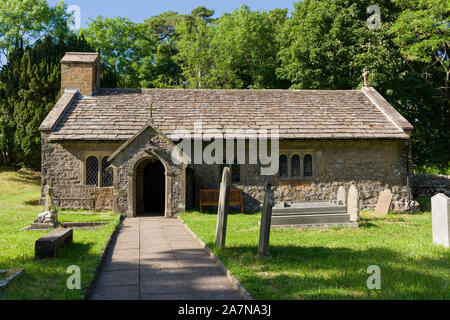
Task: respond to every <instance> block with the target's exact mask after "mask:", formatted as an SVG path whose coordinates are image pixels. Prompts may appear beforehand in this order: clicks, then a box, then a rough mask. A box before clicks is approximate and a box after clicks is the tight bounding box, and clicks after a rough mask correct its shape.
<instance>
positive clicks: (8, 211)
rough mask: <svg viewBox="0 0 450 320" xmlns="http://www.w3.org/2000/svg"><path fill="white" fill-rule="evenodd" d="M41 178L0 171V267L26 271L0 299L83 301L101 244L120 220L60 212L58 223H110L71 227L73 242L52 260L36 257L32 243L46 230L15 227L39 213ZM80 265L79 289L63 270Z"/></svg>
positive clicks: (110, 216)
mask: <svg viewBox="0 0 450 320" xmlns="http://www.w3.org/2000/svg"><path fill="white" fill-rule="evenodd" d="M39 198H40V176H39V174H37V173H34V172H30V171H23V170H21V171H19V172H16V171H15V170H12V169H8V168H1V169H0V269H13V268H25V275H24V276H23V277H22V278H20V279H18V280H17V281H14V282H13V283H12V284H11V285H10V286H9V287H8V288H7V289H6V290H5V291H4V292H3V293H1V292H0V300H2V299H3V300H11V299H27V300H28V299H52V300H65V299H83V298H84V296H83V293H84V291H85V290H86V289H87V288H88V286H89V284H90V283H91V281H92V280H93V277H94V271H95V268H96V267H97V265H98V263H99V258H100V255H101V253H102V250H103V248H104V247H105V246H106V244H107V242H108V240H109V237H110V235H111V233H112V232H113V231H114V230H115V229H116V227H117V226H118V224H119V216H117V215H113V214H112V213H110V212H106V213H99V212H94V213H93V214H92V215H82V214H80V212H78V211H73V210H71V211H70V212H71V213H64V212H60V215H59V220H60V221H61V222H85V221H109V222H110V223H109V224H108V225H106V226H104V227H101V228H97V229H95V230H77V229H75V230H74V240H73V242H74V243H73V245H70V246H68V247H66V248H65V249H63V250H61V251H60V252H59V253H58V255H57V257H56V258H55V259H44V260H35V259H34V243H35V241H36V240H37V239H39V238H40V237H41V236H43V235H45V234H46V233H48V231H19V230H20V229H21V228H24V227H26V226H28V225H30V224H31V223H32V222H33V221H34V219H35V218H36V216H37V215H38V214H39V213H40V212H42V210H43V207H42V206H39ZM71 265H77V266H79V267H80V268H81V290H69V289H67V286H66V281H67V279H68V277H69V276H70V275H69V274H67V273H66V270H67V268H68V267H69V266H71Z"/></svg>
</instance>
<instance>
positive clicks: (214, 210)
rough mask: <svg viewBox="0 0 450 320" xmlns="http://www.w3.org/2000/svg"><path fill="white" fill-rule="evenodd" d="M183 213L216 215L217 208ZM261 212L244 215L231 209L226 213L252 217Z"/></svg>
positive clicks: (245, 213) (247, 212) (249, 212)
mask: <svg viewBox="0 0 450 320" xmlns="http://www.w3.org/2000/svg"><path fill="white" fill-rule="evenodd" d="M185 213H187V214H189V213H201V214H204V215H217V208H216V209H214V207H212V209H210V208H208V209H203V211H202V212H200V211H198V210H191V211H186V212H185ZM260 213H261V211H246V212H244V213H242V212H240V211H239V210H236V209H233V208H231V210H230V211H229V212H228V214H229V215H239V214H243V215H246V216H254V215H258V214H260Z"/></svg>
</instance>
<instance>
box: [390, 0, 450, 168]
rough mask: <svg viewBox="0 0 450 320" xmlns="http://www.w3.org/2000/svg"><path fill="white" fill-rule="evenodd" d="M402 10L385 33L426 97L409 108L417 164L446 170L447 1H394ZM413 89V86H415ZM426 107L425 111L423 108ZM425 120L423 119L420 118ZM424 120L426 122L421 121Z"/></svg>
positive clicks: (449, 134) (449, 97)
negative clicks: (414, 127) (414, 121)
mask: <svg viewBox="0 0 450 320" xmlns="http://www.w3.org/2000/svg"><path fill="white" fill-rule="evenodd" d="M395 2H396V3H397V4H398V5H401V6H402V7H403V10H402V12H401V14H400V15H399V17H398V19H397V20H396V21H395V22H394V23H393V25H392V27H391V28H390V30H389V34H391V35H393V36H394V43H395V44H396V45H397V46H398V47H399V49H400V52H401V54H402V56H403V58H404V59H405V60H406V61H408V67H409V71H410V73H411V74H414V75H416V76H417V77H421V79H422V83H423V84H422V85H421V86H418V88H420V87H423V86H424V84H425V86H427V87H428V88H429V89H428V92H427V94H426V95H425V94H423V95H422V99H423V100H424V101H423V102H422V103H421V104H419V105H417V104H416V105H413V108H414V110H416V111H417V113H420V114H418V115H416V118H417V119H418V120H419V121H422V122H423V123H421V125H420V126H418V128H417V131H418V132H417V134H418V136H419V137H424V139H420V140H419V141H418V147H419V148H420V151H421V152H422V153H423V155H424V156H423V157H421V158H420V159H418V161H417V162H418V163H419V164H420V165H425V166H428V167H430V166H431V167H432V166H434V165H436V164H437V166H438V167H440V168H441V169H443V168H445V167H447V168H449V167H450V155H449V153H448V152H445V150H449V141H450V131H449V129H450V88H449V85H450V59H449V55H450V2H449V1H448V0H447V1H442V0H427V1H424V0H421V1H412V0H396V1H395ZM416 88H417V87H416ZM424 105H427V106H428V108H424ZM424 118H425V119H424ZM424 120H426V121H424Z"/></svg>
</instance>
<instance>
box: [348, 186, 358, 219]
mask: <svg viewBox="0 0 450 320" xmlns="http://www.w3.org/2000/svg"><path fill="white" fill-rule="evenodd" d="M347 213H348V215H349V216H350V221H351V222H358V221H359V196H358V189H357V188H356V186H355V185H352V186H351V187H350V190H348V197H347Z"/></svg>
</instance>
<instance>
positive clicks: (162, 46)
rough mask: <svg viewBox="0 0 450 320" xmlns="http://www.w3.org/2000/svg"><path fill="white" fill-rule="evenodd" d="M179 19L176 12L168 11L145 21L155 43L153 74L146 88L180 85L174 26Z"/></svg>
mask: <svg viewBox="0 0 450 320" xmlns="http://www.w3.org/2000/svg"><path fill="white" fill-rule="evenodd" d="M181 19H182V16H181V15H180V14H178V13H177V12H174V11H168V12H164V13H162V14H160V15H157V16H154V17H151V18H150V19H147V20H145V22H144V23H145V24H146V25H147V26H148V28H149V30H151V31H152V33H153V37H154V39H155V41H156V43H157V49H156V55H155V61H154V66H153V70H154V74H153V77H152V79H151V80H150V81H149V82H148V83H147V85H146V86H150V87H156V88H168V87H179V86H181V85H182V83H183V76H182V70H181V67H180V66H179V65H178V63H177V62H176V61H175V56H176V55H177V54H178V47H177V38H178V33H177V31H176V25H177V24H178V23H179V22H181Z"/></svg>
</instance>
